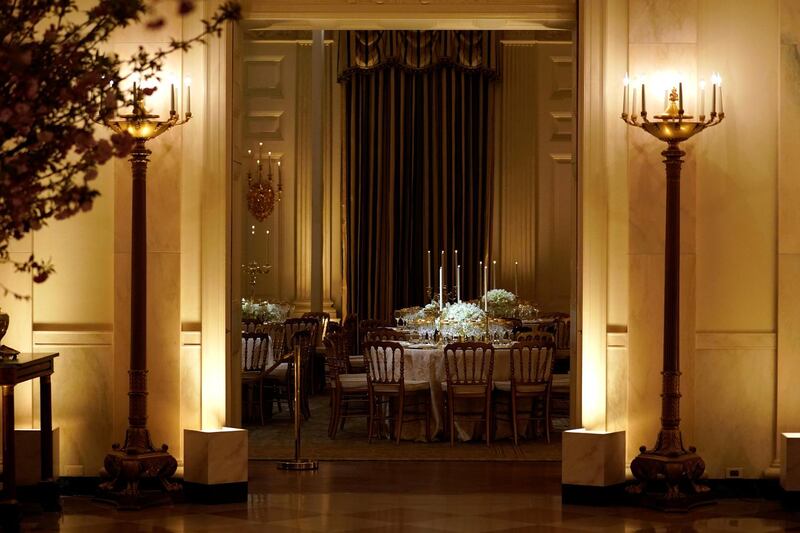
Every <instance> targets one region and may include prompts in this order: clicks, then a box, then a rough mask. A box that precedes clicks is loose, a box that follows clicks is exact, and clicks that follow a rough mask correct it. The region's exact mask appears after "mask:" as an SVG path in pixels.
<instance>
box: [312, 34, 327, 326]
mask: <svg viewBox="0 0 800 533" xmlns="http://www.w3.org/2000/svg"><path fill="white" fill-rule="evenodd" d="M312 36H313V42H312V44H311V310H312V311H314V312H319V311H322V290H323V287H322V267H323V264H322V221H323V212H322V207H323V203H322V202H323V193H324V191H323V181H322V177H323V154H322V144H323V124H322V107H323V105H322V104H323V101H322V91H323V89H324V81H325V43H324V38H325V32H324V30H314V31H313V32H312Z"/></svg>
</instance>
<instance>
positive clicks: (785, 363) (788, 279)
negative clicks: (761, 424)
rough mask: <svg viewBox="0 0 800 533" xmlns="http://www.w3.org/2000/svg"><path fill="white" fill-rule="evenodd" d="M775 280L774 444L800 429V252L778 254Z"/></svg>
mask: <svg viewBox="0 0 800 533" xmlns="http://www.w3.org/2000/svg"><path fill="white" fill-rule="evenodd" d="M778 280H779V283H778V291H779V292H778V335H777V345H778V358H777V363H776V366H777V374H778V380H777V391H776V392H777V396H776V410H777V413H776V418H777V423H776V435H775V437H776V441H775V442H776V445H777V443H778V442H779V439H778V436H779V435H780V434H781V433H783V432H786V431H796V430H798V429H800V412H799V410H798V409H797V406H798V405H800V387H798V386H797V376H800V328H798V327H797V324H798V321H800V297H798V296H800V254H781V255H779V256H778Z"/></svg>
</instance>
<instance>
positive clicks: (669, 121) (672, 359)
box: [622, 74, 725, 511]
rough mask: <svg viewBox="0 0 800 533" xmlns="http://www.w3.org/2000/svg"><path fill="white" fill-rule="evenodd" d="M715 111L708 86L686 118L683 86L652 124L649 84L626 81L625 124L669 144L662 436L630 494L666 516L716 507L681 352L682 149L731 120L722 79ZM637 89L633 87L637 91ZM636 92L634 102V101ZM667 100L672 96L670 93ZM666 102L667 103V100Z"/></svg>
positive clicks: (639, 461) (634, 468)
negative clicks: (685, 425)
mask: <svg viewBox="0 0 800 533" xmlns="http://www.w3.org/2000/svg"><path fill="white" fill-rule="evenodd" d="M712 82H713V85H712V107H711V113H710V115H709V116H708V117H706V116H705V110H704V107H705V83H704V82H702V81H701V82H700V87H699V94H700V98H699V104H700V105H699V107H700V110H699V111H700V112H699V116H698V119H697V120H693V119H694V117H692V116H690V115H687V114H685V112H684V108H683V84H682V83H679V84H678V85H677V87H674V86H673V87H672V89H671V91H670V92H669V93H668V102H667V108H666V109H665V111H664V112H663V113H662V114H660V115H656V116H654V117H653V118H654V120H652V121H651V120H649V119H648V118H647V107H646V99H645V90H646V87H645V84H644V83H641V84H640V83H639V82H636V83H633V84H630V83H629V80H628V77H627V76H626V77H625V89H624V96H623V111H622V119H623V120H624V121H625V122H626V123H627V124H629V125H631V126H635V127H637V128H642V129H643V130H644V131H646V132H647V133H649V134H650V135H652V136H653V137H655V138H656V139H658V140H660V141H663V142H666V143H667V149H666V150H664V151H663V152H661V155H663V156H664V164H665V166H666V175H667V193H666V194H667V198H666V200H667V202H666V204H667V207H666V239H665V250H664V360H663V369H662V372H661V382H662V393H661V431H659V433H658V438H657V439H656V444H655V446H654V447H653V448H652V449H650V450H648V449H647V448H646V447H645V446H642V447H641V448H639V452H640V453H639V455H638V456H637V457H636V458H635V459H634V460H633V462H631V472H632V473H633V475H634V477H636V479H637V481H638V483H637V484H635V485H632V486H630V487H629V489H628V492H629V493H630V494H631V495H633V496H635V497H636V498H637V499H638V502H639V503H641V504H643V505H647V506H652V507H656V508H659V509H663V510H668V511H669V510H672V511H684V510H688V509H690V508H691V507H694V506H696V505H700V504H702V503H707V502H709V501H710V499H711V498H710V494H709V489H708V487H707V486H705V485H703V484H701V483H700V478H701V476H702V475H703V471H704V470H705V463H704V462H703V459H702V458H701V457H700V456H699V455H698V454H697V451H696V449H695V448H694V447H693V446H690V447H689V448H688V450H687V449H686V448H684V445H683V438H682V436H681V429H680V397H681V392H680V375H681V372H680V359H679V351H678V334H679V323H680V322H679V319H680V317H679V294H680V270H679V269H680V179H681V165H682V164H683V156H684V155H686V152H684V151H683V150H681V148H680V143H682V142H684V141H686V140H688V139H690V138H691V137H693V136H694V135H696V134H698V133H700V132H701V131H703V130H706V129H708V128H710V127H712V126H716V125H717V124H719V123H720V122H721V121H722V119H724V118H725V113H724V112H723V107H722V84H721V79H720V77H719V75H718V74H714V75H713V76H712ZM639 85H641V109H640V110H639V111H638V113H637V110H636V106H637V103H638V99H637V96H636V90H637V88H638V86H639ZM631 86H632V87H631ZM631 92H632V96H631ZM665 94H666V93H665ZM665 100H666V98H665ZM717 106H719V110H718V109H717Z"/></svg>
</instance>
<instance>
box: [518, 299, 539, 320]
mask: <svg viewBox="0 0 800 533" xmlns="http://www.w3.org/2000/svg"><path fill="white" fill-rule="evenodd" d="M517 318H520V319H522V320H534V319H537V318H539V306H538V305H536V304H535V303H531V302H526V301H519V303H518V304H517Z"/></svg>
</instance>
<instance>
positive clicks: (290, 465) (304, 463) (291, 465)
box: [278, 459, 319, 471]
mask: <svg viewBox="0 0 800 533" xmlns="http://www.w3.org/2000/svg"><path fill="white" fill-rule="evenodd" d="M278 469H279V470H295V471H298V470H319V462H318V461H313V460H311V459H296V460H293V461H281V462H280V463H278Z"/></svg>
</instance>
